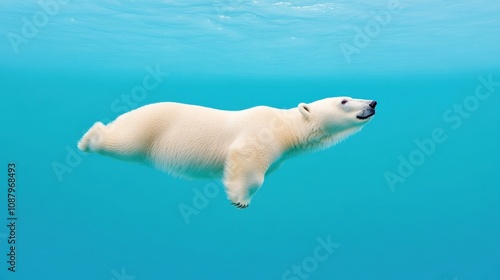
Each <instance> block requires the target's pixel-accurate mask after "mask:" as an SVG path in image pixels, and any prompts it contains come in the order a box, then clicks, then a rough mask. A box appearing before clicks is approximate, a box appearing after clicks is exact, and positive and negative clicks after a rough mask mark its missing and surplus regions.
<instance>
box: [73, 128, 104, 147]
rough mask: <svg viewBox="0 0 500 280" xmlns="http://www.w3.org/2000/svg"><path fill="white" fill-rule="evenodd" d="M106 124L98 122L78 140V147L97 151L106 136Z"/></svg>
mask: <svg viewBox="0 0 500 280" xmlns="http://www.w3.org/2000/svg"><path fill="white" fill-rule="evenodd" d="M104 128H105V125H104V124H103V123H102V122H96V123H95V124H94V125H93V126H92V127H91V128H90V129H89V130H88V131H87V133H85V134H84V135H83V137H82V139H80V141H78V145H77V146H78V149H80V151H82V152H92V151H96V150H97V148H98V147H99V143H100V142H102V139H103V137H104Z"/></svg>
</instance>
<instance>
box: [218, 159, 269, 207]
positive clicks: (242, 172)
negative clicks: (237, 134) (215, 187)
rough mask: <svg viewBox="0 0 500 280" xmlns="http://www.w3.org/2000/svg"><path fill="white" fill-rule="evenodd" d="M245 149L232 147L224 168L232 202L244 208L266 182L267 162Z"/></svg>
mask: <svg viewBox="0 0 500 280" xmlns="http://www.w3.org/2000/svg"><path fill="white" fill-rule="evenodd" d="M255 154H256V153H253V152H252V151H249V150H245V149H231V150H230V152H229V153H228V158H227V160H226V165H225V168H224V186H225V187H226V193H227V197H228V199H229V200H230V201H231V203H232V204H233V205H234V206H236V207H238V208H240V209H244V208H247V207H248V205H250V201H251V200H252V197H253V195H254V194H255V193H256V192H257V191H258V190H259V188H260V186H262V183H264V176H265V173H266V170H267V166H266V164H265V163H264V162H263V161H262V159H259V158H258V157H255V156H254V155H255Z"/></svg>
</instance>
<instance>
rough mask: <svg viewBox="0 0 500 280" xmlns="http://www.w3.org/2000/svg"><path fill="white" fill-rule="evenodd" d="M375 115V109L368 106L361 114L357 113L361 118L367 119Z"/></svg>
mask: <svg viewBox="0 0 500 280" xmlns="http://www.w3.org/2000/svg"><path fill="white" fill-rule="evenodd" d="M373 115H375V109H373V108H368V109H364V110H363V112H361V114H359V115H357V116H356V117H357V118H358V119H360V120H366V119H368V118H369V117H371V116H373Z"/></svg>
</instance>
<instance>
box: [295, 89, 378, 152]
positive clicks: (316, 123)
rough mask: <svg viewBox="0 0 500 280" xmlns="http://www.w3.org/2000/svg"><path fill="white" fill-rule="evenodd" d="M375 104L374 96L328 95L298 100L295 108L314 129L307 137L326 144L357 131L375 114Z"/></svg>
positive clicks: (329, 144) (333, 142)
mask: <svg viewBox="0 0 500 280" xmlns="http://www.w3.org/2000/svg"><path fill="white" fill-rule="evenodd" d="M376 106H377V102H376V101H373V100H362V99H353V98H351V97H331V98H325V99H321V100H318V101H315V102H312V103H309V104H305V103H300V104H299V106H298V109H299V112H300V113H301V114H302V117H303V118H304V120H305V121H306V122H307V123H309V126H310V127H311V128H312V130H313V131H315V132H314V133H313V134H314V135H310V136H311V137H312V138H311V139H310V140H311V141H319V142H321V143H322V144H320V145H319V146H325V147H327V146H331V145H333V144H335V143H337V142H339V141H341V140H342V139H345V138H346V137H348V136H350V135H352V134H354V133H356V132H358V131H360V130H361V128H362V127H363V126H364V125H365V124H367V123H368V122H369V121H370V120H371V119H372V117H373V116H374V115H375V107H376ZM313 139H316V140H313Z"/></svg>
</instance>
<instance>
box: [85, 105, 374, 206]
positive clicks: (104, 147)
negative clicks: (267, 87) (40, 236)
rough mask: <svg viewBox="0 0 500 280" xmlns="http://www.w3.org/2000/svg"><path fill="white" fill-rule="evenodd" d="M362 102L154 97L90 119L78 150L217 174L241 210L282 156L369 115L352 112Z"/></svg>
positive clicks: (334, 137) (348, 130) (183, 172)
mask: <svg viewBox="0 0 500 280" xmlns="http://www.w3.org/2000/svg"><path fill="white" fill-rule="evenodd" d="M342 100H348V102H347V103H346V104H341V102H342ZM369 103H370V101H368V100H359V99H352V98H349V97H336V98H326V99H322V100H319V101H316V102H313V103H310V104H304V103H301V104H299V106H298V107H297V108H292V109H288V110H280V109H275V108H271V107H265V106H258V107H253V108H250V109H246V110H242V111H222V110H216V109H212V108H206V107H201V106H195V105H186V104H180V103H170V102H164V103H155V104H150V105H146V106H143V107H140V108H138V109H136V110H133V111H130V112H128V113H125V114H123V115H121V116H119V117H118V118H117V119H116V120H115V121H113V122H112V123H110V124H108V125H104V124H102V123H100V122H97V123H95V124H94V126H92V127H91V128H90V129H89V131H88V132H87V133H86V134H85V135H84V136H83V137H82V139H81V140H80V142H79V143H78V148H79V149H80V150H82V151H86V152H96V153H100V154H104V155H108V156H112V157H115V158H119V159H123V160H133V161H139V162H144V163H148V164H152V165H153V166H155V167H156V168H158V169H161V170H164V171H167V172H169V173H171V174H174V175H178V176H184V177H192V178H222V179H223V182H224V185H225V187H226V192H227V195H228V198H229V199H230V200H231V202H232V203H233V204H234V205H236V206H237V207H240V208H245V207H247V206H248V205H249V203H250V201H251V199H252V196H253V195H254V194H255V192H256V191H257V190H258V189H259V188H260V186H261V185H262V183H263V182H264V177H265V175H266V174H267V173H269V172H271V171H273V170H274V169H276V168H277V166H279V164H280V163H281V162H282V161H283V160H285V159H286V158H288V157H290V156H293V155H296V154H299V153H302V152H307V151H313V150H318V149H324V148H328V147H330V146H333V145H335V144H336V143H338V142H339V141H341V140H343V139H345V138H347V137H348V136H350V135H352V134H354V133H356V132H358V131H359V130H361V128H362V127H363V125H365V124H366V123H367V122H368V121H369V120H370V119H371V118H369V119H367V120H359V119H357V118H356V116H357V115H358V114H360V113H361V112H362V111H363V110H364V109H366V108H367V107H368V104H369Z"/></svg>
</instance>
